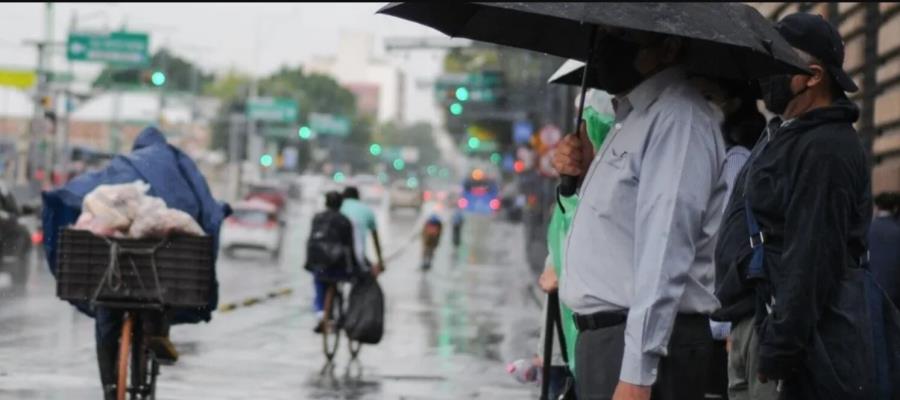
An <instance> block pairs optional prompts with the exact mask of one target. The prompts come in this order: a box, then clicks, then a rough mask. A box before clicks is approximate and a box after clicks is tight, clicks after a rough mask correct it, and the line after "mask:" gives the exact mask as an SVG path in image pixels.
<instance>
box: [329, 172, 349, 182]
mask: <svg viewBox="0 0 900 400" xmlns="http://www.w3.org/2000/svg"><path fill="white" fill-rule="evenodd" d="M332 179H334V182H335V183H341V182H343V181H344V179H346V176H344V173H343V172H340V171H338V172H335V173H334V177H333V178H332Z"/></svg>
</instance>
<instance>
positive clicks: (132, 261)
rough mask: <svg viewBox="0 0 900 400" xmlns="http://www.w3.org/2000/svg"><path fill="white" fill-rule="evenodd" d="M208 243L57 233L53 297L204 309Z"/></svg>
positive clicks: (186, 238)
mask: <svg viewBox="0 0 900 400" xmlns="http://www.w3.org/2000/svg"><path fill="white" fill-rule="evenodd" d="M212 242H213V241H212V238H211V237H198V236H187V235H178V236H171V237H169V238H165V239H116V238H104V237H99V236H96V235H94V234H92V233H91V232H88V231H80V230H75V229H69V228H63V229H62V230H61V232H60V240H59V245H58V246H59V250H58V252H57V254H58V260H57V264H58V265H59V270H58V273H57V279H56V282H57V285H56V294H57V296H58V297H59V298H61V299H63V300H69V301H75V302H89V301H92V300H98V301H115V302H140V303H147V302H152V303H161V304H163V305H165V306H169V307H176V308H191V307H205V306H207V305H208V303H209V295H210V290H211V287H210V286H211V281H212V274H213V270H212V269H213V259H212V256H213V254H212V246H213V243H212Z"/></svg>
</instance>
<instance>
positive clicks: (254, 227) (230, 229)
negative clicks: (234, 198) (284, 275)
mask: <svg viewBox="0 0 900 400" xmlns="http://www.w3.org/2000/svg"><path fill="white" fill-rule="evenodd" d="M232 209H233V210H234V213H233V214H232V215H231V216H229V217H228V218H227V219H226V220H225V224H224V225H223V226H222V233H221V235H220V239H219V241H220V246H221V247H222V249H224V251H225V255H226V256H229V257H230V256H233V255H234V251H235V250H239V249H254V250H262V251H265V252H268V253H269V254H270V255H271V256H272V258H273V259H277V258H278V257H279V256H280V254H281V241H282V239H283V236H284V222H283V221H281V220H280V218H279V215H278V211H277V209H276V208H275V206H274V205H272V204H271V203H269V202H266V201H263V200H256V199H254V200H249V201H242V202H239V203H236V204H234V205H233V206H232Z"/></svg>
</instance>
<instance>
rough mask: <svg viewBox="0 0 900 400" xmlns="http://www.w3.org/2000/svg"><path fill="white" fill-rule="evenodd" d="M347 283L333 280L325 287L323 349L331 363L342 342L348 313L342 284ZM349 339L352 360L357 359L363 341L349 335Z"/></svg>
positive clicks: (348, 344)
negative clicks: (345, 318) (353, 338)
mask: <svg viewBox="0 0 900 400" xmlns="http://www.w3.org/2000/svg"><path fill="white" fill-rule="evenodd" d="M347 283H348V282H341V281H337V282H331V283H329V284H328V287H327V288H326V289H325V305H324V309H323V312H324V315H323V317H322V321H323V322H322V350H323V351H324V353H325V358H326V359H327V361H328V362H329V363H331V362H332V361H333V360H334V355H335V354H337V349H338V347H339V345H340V342H341V331H342V330H343V323H344V316H345V315H346V313H347V305H346V304H344V294H343V290H342V288H341V286H342V285H344V284H347ZM332 317H334V318H332ZM345 334H346V333H345ZM347 340H348V343H347V347H348V348H349V350H350V360H351V361H353V360H356V358H357V356H359V351H360V350H361V349H362V343H360V342H358V341H355V340H352V339H350V337H349V336H348V337H347Z"/></svg>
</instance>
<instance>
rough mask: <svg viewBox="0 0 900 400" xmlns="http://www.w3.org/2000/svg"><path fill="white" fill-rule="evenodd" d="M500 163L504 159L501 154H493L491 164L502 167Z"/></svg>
mask: <svg viewBox="0 0 900 400" xmlns="http://www.w3.org/2000/svg"><path fill="white" fill-rule="evenodd" d="M500 161H503V157H502V156H501V155H500V153H493V154H491V162H492V163H494V165H500Z"/></svg>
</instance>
